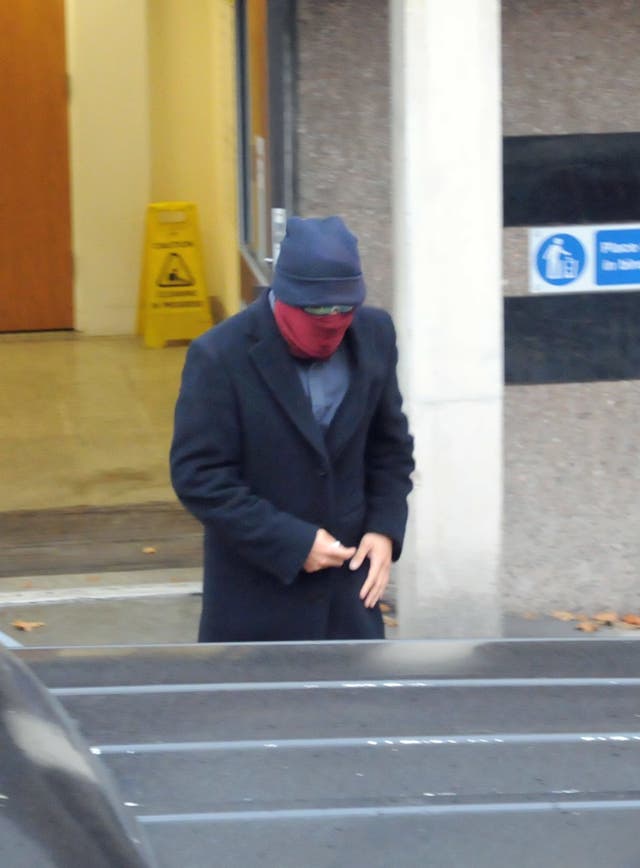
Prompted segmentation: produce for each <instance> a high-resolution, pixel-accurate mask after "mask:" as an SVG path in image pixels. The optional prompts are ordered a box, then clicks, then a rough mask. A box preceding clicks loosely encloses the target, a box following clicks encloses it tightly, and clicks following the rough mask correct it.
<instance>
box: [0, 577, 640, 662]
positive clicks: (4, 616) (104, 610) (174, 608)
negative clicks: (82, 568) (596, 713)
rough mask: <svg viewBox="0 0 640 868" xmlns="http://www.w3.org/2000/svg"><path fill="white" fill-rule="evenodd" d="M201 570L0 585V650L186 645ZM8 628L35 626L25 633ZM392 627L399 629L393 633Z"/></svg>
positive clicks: (194, 620) (520, 622)
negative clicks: (14, 647)
mask: <svg viewBox="0 0 640 868" xmlns="http://www.w3.org/2000/svg"><path fill="white" fill-rule="evenodd" d="M201 575H202V571H201V569H200V568H199V567H182V568H179V567H176V568H162V569H149V570H132V571H126V570H122V571H118V572H88V573H74V574H66V575H54V576H47V575H36V576H17V577H5V578H3V579H2V580H0V643H2V644H5V645H10V646H11V645H16V644H18V645H24V646H28V647H33V646H38V645H40V646H56V645H121V644H124V645H127V644H132V645H147V644H162V643H169V644H174V643H191V642H194V641H195V639H196V635H197V625H198V618H199V613H200V601H201V593H200V591H201ZM389 605H390V607H391V611H390V612H389V614H388V617H387V620H388V621H389V624H388V625H387V628H386V632H387V638H392V639H394V638H402V624H401V613H396V612H395V611H394V600H393V589H391V594H390V596H389ZM14 621H26V622H27V623H34V622H35V623H39V624H41V626H39V627H35V628H33V629H32V630H31V631H29V632H24V631H22V630H17V629H16V628H15V627H13V626H12V625H13V622H14ZM396 622H399V623H398V626H395V624H396ZM503 636H505V637H512V638H578V637H584V636H585V634H583V633H580V632H579V631H578V630H577V629H576V622H575V621H568V622H565V621H560V620H558V619H557V618H553V617H551V616H550V615H532V614H524V615H523V614H518V613H507V614H506V615H505V616H504V619H503ZM586 638H588V639H589V640H594V641H595V640H602V639H612V638H616V639H638V638H640V630H634V629H631V628H625V627H623V626H622V625H618V626H617V627H614V628H610V627H604V626H603V627H601V628H600V629H598V630H597V632H594V633H590V634H587V637H586Z"/></svg>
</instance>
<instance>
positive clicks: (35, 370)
mask: <svg viewBox="0 0 640 868" xmlns="http://www.w3.org/2000/svg"><path fill="white" fill-rule="evenodd" d="M185 352H186V348H185V347H184V346H179V347H167V348H165V349H161V350H150V349H146V348H145V347H144V346H143V345H142V343H141V341H140V340H139V338H136V337H113V338H89V337H81V336H77V335H73V334H70V333H58V334H54V333H51V334H42V335H35V334H34V335H2V336H0V371H1V373H0V511H7V510H17V509H49V508H52V507H64V506H78V505H92V506H109V505H116V504H126V503H143V502H150V501H166V500H173V499H174V495H173V492H172V489H171V485H170V482H169V474H168V457H167V456H168V449H169V443H170V438H171V430H172V417H173V406H174V403H175V399H176V394H177V390H178V386H179V382H180V372H181V370H182V365H183V362H184V356H185Z"/></svg>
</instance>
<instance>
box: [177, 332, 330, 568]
mask: <svg viewBox="0 0 640 868" xmlns="http://www.w3.org/2000/svg"><path fill="white" fill-rule="evenodd" d="M242 433H243V432H242V431H241V430H240V419H239V413H238V406H237V402H236V398H235V395H234V391H233V386H232V384H231V381H230V378H229V375H228V373H226V371H225V368H224V366H223V365H222V364H220V363H219V362H218V361H217V360H216V357H215V356H213V355H211V354H209V353H208V352H207V351H206V350H205V349H204V348H203V347H202V346H200V344H199V343H198V342H194V343H192V344H191V346H190V347H189V351H188V353H187V358H186V361H185V366H184V371H183V374H182V385H181V388H180V394H179V396H178V400H177V403H176V410H175V425H174V435H173V442H172V445H171V456H170V462H171V480H172V483H173V487H174V489H175V491H176V494H177V495H178V497H179V499H180V500H181V502H182V503H183V505H184V506H185V507H186V509H188V510H189V512H191V513H192V514H193V515H194V516H195V517H196V518H198V519H199V520H200V521H201V522H202V523H203V524H204V525H209V526H211V527H212V528H213V529H214V531H215V533H216V535H217V536H218V538H219V539H220V540H221V542H223V543H224V544H226V545H228V546H232V547H233V548H235V549H236V551H237V553H238V554H239V555H240V556H241V557H242V558H243V559H244V560H246V561H247V562H248V563H250V564H252V565H253V566H255V567H258V568H259V569H261V570H264V571H265V572H268V573H272V574H273V575H274V576H276V577H277V578H279V579H280V580H281V581H282V582H284V583H285V584H290V583H291V582H293V581H294V580H295V578H296V576H297V575H298V573H299V572H300V570H301V569H302V566H303V564H304V562H305V560H306V558H307V555H308V554H309V552H310V550H311V548H312V546H313V542H314V539H315V535H316V531H317V530H318V528H317V527H315V526H314V525H312V524H310V523H309V522H306V521H303V520H301V519H299V518H296V517H295V516H293V515H291V514H289V513H287V512H283V511H281V510H278V509H276V508H275V507H274V506H273V504H271V503H270V502H269V501H267V500H265V499H264V498H262V497H258V496H257V495H256V494H254V493H253V492H252V491H251V489H250V487H249V486H248V485H247V483H246V481H245V479H244V478H243V470H242V446H241V444H242V440H243V437H242Z"/></svg>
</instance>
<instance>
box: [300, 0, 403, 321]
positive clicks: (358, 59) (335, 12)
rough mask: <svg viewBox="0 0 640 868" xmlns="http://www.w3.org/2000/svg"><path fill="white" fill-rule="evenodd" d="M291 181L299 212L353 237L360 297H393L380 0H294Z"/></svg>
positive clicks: (384, 20) (386, 69)
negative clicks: (335, 217) (294, 158)
mask: <svg viewBox="0 0 640 868" xmlns="http://www.w3.org/2000/svg"><path fill="white" fill-rule="evenodd" d="M297 5H298V11H297V39H298V67H299V68H298V127H297V135H298V189H299V203H300V208H299V210H300V213H301V215H302V216H304V217H315V216H326V215H328V214H340V215H341V216H342V217H344V219H345V220H346V222H347V224H348V225H349V227H350V228H351V229H352V231H354V232H355V234H356V235H357V236H358V239H359V244H360V253H361V257H362V262H363V269H364V274H365V278H366V281H367V286H368V290H369V301H370V302H371V303H373V304H378V305H382V306H384V307H387V308H388V307H390V306H391V304H392V287H391V279H392V277H391V276H392V264H391V187H390V184H391V153H390V147H391V146H390V98H391V97H390V64H389V49H390V46H389V16H388V5H387V0H322V2H317V0H299V2H298V4H297Z"/></svg>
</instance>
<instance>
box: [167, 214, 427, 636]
mask: <svg viewBox="0 0 640 868" xmlns="http://www.w3.org/2000/svg"><path fill="white" fill-rule="evenodd" d="M364 297H365V284H364V280H363V277H362V273H361V268H360V258H359V255H358V247H357V239H356V238H355V237H354V236H353V235H352V234H351V233H350V232H349V230H348V229H347V227H346V226H345V225H344V223H343V222H342V220H341V219H340V218H339V217H328V218H326V219H314V218H313V219H306V220H304V219H301V218H299V217H292V218H290V219H289V221H288V222H287V231H286V236H285V238H284V240H283V243H282V246H281V250H280V256H279V258H278V262H277V264H276V267H275V272H274V278H273V283H272V286H271V290H268V291H266V292H265V293H264V294H263V295H262V297H261V298H259V299H258V300H257V301H256V302H254V303H253V304H251V305H250V306H249V307H248V308H246V309H245V310H244V311H242V312H241V313H239V314H237V315H236V316H233V317H231V318H230V319H228V320H226V321H225V322H223V323H221V324H219V325H217V326H215V328H213V329H211V330H209V331H208V332H206V333H205V334H204V335H202V336H201V337H199V338H198V339H197V340H195V341H194V342H193V343H192V344H191V346H190V348H189V352H188V354H187V359H186V362H185V368H184V372H183V379H182V387H181V390H180V395H179V398H178V402H177V405H176V416H175V432H174V439H173V444H172V447H171V470H172V480H173V485H174V488H175V490H176V493H177V495H178V497H179V498H180V500H181V501H182V503H183V504H184V505H185V507H186V508H187V509H188V510H189V511H190V512H192V513H193V515H195V516H196V517H197V518H198V519H199V520H200V521H201V522H202V523H203V525H204V530H205V542H204V546H205V548H204V591H203V604H202V615H201V620H200V632H199V640H200V641H201V642H240V641H289V640H290V641H296V640H297V641H301V640H310V639H377V638H383V637H384V626H383V622H382V616H381V614H380V607H379V605H378V603H379V600H380V597H381V596H382V594H383V592H384V590H385V588H386V585H387V582H388V580H389V569H390V564H391V561H392V559H393V560H395V559H397V558H398V557H399V556H400V551H401V548H402V540H403V536H404V530H405V524H406V519H407V495H408V494H409V491H410V490H411V481H410V474H411V472H412V470H413V459H412V449H413V441H412V438H411V436H410V434H409V432H408V428H407V421H406V418H405V416H404V414H403V412H402V399H401V396H400V393H399V391H398V385H397V380H396V360H397V351H396V345H395V334H394V329H393V324H392V322H391V319H390V317H389V316H388V314H386V313H385V312H384V311H382V310H376V309H374V308H366V307H362V302H363V301H364Z"/></svg>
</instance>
